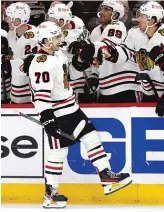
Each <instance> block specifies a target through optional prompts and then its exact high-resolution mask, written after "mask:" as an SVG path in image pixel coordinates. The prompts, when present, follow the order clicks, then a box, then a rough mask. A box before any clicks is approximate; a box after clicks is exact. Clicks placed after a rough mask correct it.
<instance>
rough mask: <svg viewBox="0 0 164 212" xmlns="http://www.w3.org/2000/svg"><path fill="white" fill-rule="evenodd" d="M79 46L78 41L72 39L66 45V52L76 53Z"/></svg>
mask: <svg viewBox="0 0 164 212" xmlns="http://www.w3.org/2000/svg"><path fill="white" fill-rule="evenodd" d="M79 48H80V43H79V41H74V42H72V43H71V44H70V45H69V47H68V52H69V53H70V54H77V53H78V50H79Z"/></svg>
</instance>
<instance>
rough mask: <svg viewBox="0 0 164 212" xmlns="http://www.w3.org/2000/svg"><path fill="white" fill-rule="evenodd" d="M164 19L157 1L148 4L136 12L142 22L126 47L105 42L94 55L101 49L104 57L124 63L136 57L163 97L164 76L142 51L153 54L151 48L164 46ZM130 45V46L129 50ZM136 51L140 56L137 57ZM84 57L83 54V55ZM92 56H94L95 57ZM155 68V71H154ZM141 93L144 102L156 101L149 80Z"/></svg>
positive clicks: (131, 34)
mask: <svg viewBox="0 0 164 212" xmlns="http://www.w3.org/2000/svg"><path fill="white" fill-rule="evenodd" d="M163 16H164V10H163V8H162V6H161V5H160V4H159V3H158V2H147V3H145V4H143V5H142V6H141V8H140V10H139V11H138V13H137V21H138V22H139V28H136V29H134V28H133V29H132V30H130V31H129V34H128V35H130V36H128V37H127V39H128V40H127V39H126V45H121V46H117V47H113V46H112V44H111V45H106V47H105V48H106V49H105V48H104V43H101V42H99V43H95V51H94V53H95V55H96V54H97V52H98V50H99V49H100V47H102V46H103V48H101V50H102V51H103V55H104V57H105V58H106V60H109V61H113V60H114V61H115V62H117V63H122V62H125V61H127V60H129V59H130V58H132V57H133V56H137V57H136V59H137V63H138V67H139V70H142V71H143V70H148V71H147V74H148V75H149V78H150V79H152V82H153V84H154V86H155V89H156V90H157V92H158V96H159V97H160V96H161V95H162V93H163V90H164V83H163V82H164V79H163V74H162V72H161V71H160V68H159V67H157V66H156V67H151V66H152V64H151V63H150V64H149V61H148V60H147V56H144V53H143V52H150V51H151V49H152V48H153V47H154V46H156V45H161V44H163V43H164V36H163V28H164V25H163V24H162V18H163ZM129 46H130V47H129ZM136 52H138V53H137V55H136ZM81 54H83V52H81ZM95 55H93V56H95ZM152 68H153V69H152ZM145 73H146V72H145ZM141 90H142V92H143V93H144V94H145V95H144V98H143V101H156V100H157V98H156V96H155V95H154V91H153V87H152V85H151V84H150V82H148V81H143V80H142V83H141Z"/></svg>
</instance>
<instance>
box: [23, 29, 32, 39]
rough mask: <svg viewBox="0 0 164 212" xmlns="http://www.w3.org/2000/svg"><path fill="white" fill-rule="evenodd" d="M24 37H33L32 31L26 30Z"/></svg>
mask: <svg viewBox="0 0 164 212" xmlns="http://www.w3.org/2000/svg"><path fill="white" fill-rule="evenodd" d="M24 37H25V38H26V39H30V38H34V33H33V32H32V31H27V32H25V33H24Z"/></svg>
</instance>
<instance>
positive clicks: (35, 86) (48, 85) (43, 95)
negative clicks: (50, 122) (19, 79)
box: [29, 55, 56, 113]
mask: <svg viewBox="0 0 164 212" xmlns="http://www.w3.org/2000/svg"><path fill="white" fill-rule="evenodd" d="M55 68H56V67H55V61H53V60H52V58H51V59H50V58H48V57H47V56H46V55H40V56H37V57H35V58H34V60H33V61H32V63H31V66H30V69H29V77H30V87H31V91H32V102H33V104H34V106H35V109H36V110H37V112H38V113H41V112H42V111H44V110H47V109H52V97H51V91H52V88H53V80H54V77H55V72H54V71H53V70H55Z"/></svg>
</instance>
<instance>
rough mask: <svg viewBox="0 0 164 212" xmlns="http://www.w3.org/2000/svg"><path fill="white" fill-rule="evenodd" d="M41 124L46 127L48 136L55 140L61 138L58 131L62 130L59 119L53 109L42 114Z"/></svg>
mask: <svg viewBox="0 0 164 212" xmlns="http://www.w3.org/2000/svg"><path fill="white" fill-rule="evenodd" d="M40 116H41V118H40V122H41V123H42V124H43V125H44V129H45V131H46V133H47V134H48V135H51V136H53V137H55V138H60V135H59V133H58V130H60V126H59V123H58V121H57V118H56V117H55V115H54V112H53V110H52V109H47V110H44V111H42V112H41V113H40Z"/></svg>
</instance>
